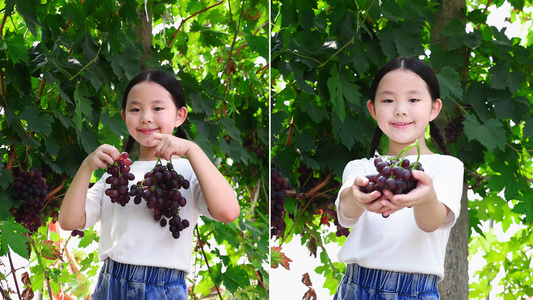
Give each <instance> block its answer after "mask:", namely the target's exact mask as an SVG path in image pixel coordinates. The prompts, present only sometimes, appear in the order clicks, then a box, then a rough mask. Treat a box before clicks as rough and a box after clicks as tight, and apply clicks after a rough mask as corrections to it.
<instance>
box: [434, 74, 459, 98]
mask: <svg viewBox="0 0 533 300" xmlns="http://www.w3.org/2000/svg"><path fill="white" fill-rule="evenodd" d="M436 76H437V79H438V80H439V85H440V88H441V98H442V99H444V98H446V97H448V96H452V95H453V96H456V97H461V96H462V95H463V88H462V87H461V81H460V80H459V74H457V72H456V71H455V70H454V69H452V68H450V67H444V68H442V70H441V71H440V72H439V73H438V74H436Z"/></svg>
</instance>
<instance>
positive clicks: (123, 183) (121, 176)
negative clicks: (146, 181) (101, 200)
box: [105, 152, 135, 206]
mask: <svg viewBox="0 0 533 300" xmlns="http://www.w3.org/2000/svg"><path fill="white" fill-rule="evenodd" d="M132 163H133V162H132V161H131V159H130V158H129V155H128V153H127V152H122V153H120V157H119V159H118V160H117V161H116V162H115V163H114V164H113V165H109V166H108V167H107V173H108V174H109V175H111V176H109V177H107V179H106V181H105V182H106V183H107V184H110V185H111V187H109V188H107V189H106V190H105V194H106V195H108V196H109V197H110V198H111V202H113V203H118V204H120V205H122V206H126V204H127V203H128V202H129V201H130V197H129V195H128V192H129V190H128V185H129V182H130V181H132V180H134V179H135V176H134V175H133V174H132V173H130V166H131V164H132Z"/></svg>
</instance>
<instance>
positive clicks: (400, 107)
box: [394, 102, 407, 116]
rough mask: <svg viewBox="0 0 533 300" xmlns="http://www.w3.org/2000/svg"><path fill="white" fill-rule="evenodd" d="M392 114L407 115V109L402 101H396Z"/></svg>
mask: <svg viewBox="0 0 533 300" xmlns="http://www.w3.org/2000/svg"><path fill="white" fill-rule="evenodd" d="M394 115H395V116H406V115H407V109H406V107H405V105H404V104H402V103H398V102H397V103H396V106H395V107H394Z"/></svg>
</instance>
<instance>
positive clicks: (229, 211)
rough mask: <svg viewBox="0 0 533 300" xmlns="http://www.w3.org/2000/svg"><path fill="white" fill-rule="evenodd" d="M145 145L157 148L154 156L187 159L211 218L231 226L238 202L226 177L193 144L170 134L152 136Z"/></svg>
mask: <svg viewBox="0 0 533 300" xmlns="http://www.w3.org/2000/svg"><path fill="white" fill-rule="evenodd" d="M147 143H148V145H150V146H156V145H157V146H156V148H155V155H156V156H157V155H159V156H160V157H162V158H165V159H166V160H170V158H171V157H172V155H179V156H186V157H187V158H188V159H189V162H190V163H191V166H192V168H193V170H194V173H195V174H196V177H197V178H198V182H199V183H200V187H201V188H202V193H203V195H204V198H205V202H206V204H207V207H208V209H209V213H210V214H211V216H212V217H213V218H214V219H215V220H218V221H220V222H224V223H231V222H233V221H235V219H237V217H238V216H239V214H240V207H239V202H238V201H237V198H236V196H235V192H234V191H233V188H232V187H231V185H230V184H229V183H228V182H227V180H226V178H225V177H224V176H223V175H222V174H221V173H220V172H219V171H218V169H217V168H216V167H215V165H214V164H213V163H212V162H211V160H210V159H209V158H208V157H207V155H205V153H204V152H203V151H202V149H201V148H200V147H199V146H198V145H196V144H195V143H194V142H192V141H189V140H185V139H181V138H178V137H175V136H172V135H166V134H159V133H153V134H152V135H151V136H150V138H149V139H148V140H147Z"/></svg>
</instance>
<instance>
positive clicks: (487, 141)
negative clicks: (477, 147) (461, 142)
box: [463, 114, 506, 151]
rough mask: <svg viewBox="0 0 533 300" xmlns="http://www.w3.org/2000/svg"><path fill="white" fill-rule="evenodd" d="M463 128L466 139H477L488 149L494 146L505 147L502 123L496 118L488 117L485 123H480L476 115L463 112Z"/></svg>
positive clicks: (494, 147) (490, 149)
mask: <svg viewBox="0 0 533 300" xmlns="http://www.w3.org/2000/svg"><path fill="white" fill-rule="evenodd" d="M463 124H464V130H465V133H466V136H467V137H468V140H470V141H472V140H477V141H479V142H480V143H481V144H482V145H483V146H485V147H487V149H488V150H489V151H492V150H494V149H496V148H499V149H502V150H503V149H504V148H505V141H506V138H505V130H504V129H503V125H502V123H500V122H499V121H498V120H496V119H489V120H487V121H486V122H485V123H483V124H482V123H480V122H479V121H478V119H477V117H476V116H474V115H471V114H465V120H464V122H463Z"/></svg>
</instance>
